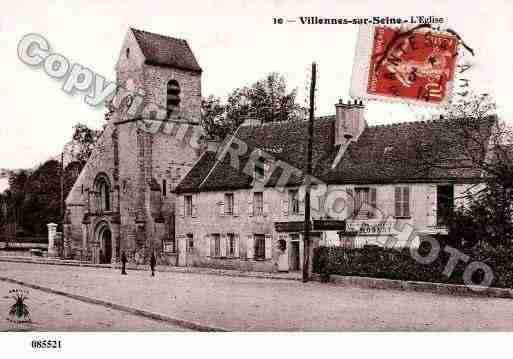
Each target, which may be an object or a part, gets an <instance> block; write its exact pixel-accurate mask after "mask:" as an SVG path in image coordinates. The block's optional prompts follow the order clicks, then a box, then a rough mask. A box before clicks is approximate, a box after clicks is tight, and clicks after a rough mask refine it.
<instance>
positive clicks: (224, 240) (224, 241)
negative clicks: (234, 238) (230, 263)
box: [219, 233, 228, 257]
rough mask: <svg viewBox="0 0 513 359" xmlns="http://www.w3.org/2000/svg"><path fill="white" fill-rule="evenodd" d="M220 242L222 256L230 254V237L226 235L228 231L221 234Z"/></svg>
mask: <svg viewBox="0 0 513 359" xmlns="http://www.w3.org/2000/svg"><path fill="white" fill-rule="evenodd" d="M219 240H220V243H219V248H220V252H221V253H220V254H221V257H226V256H228V250H227V248H226V247H227V244H228V239H227V236H226V233H223V234H221V236H220V239H219Z"/></svg>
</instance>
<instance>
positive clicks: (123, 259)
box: [121, 251, 127, 275]
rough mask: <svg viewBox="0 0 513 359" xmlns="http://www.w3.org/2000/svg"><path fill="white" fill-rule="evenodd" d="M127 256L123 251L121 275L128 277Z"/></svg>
mask: <svg viewBox="0 0 513 359" xmlns="http://www.w3.org/2000/svg"><path fill="white" fill-rule="evenodd" d="M126 262H127V260H126V255H125V251H123V252H122V253H121V274H125V275H126V270H125V269H126Z"/></svg>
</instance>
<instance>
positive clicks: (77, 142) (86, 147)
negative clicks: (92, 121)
mask: <svg viewBox="0 0 513 359" xmlns="http://www.w3.org/2000/svg"><path fill="white" fill-rule="evenodd" d="M73 131H74V132H73V137H72V141H71V143H70V146H71V148H70V152H71V156H72V159H73V160H74V161H77V162H79V163H80V164H82V165H85V163H86V162H87V160H88V159H89V157H90V156H91V153H92V152H93V148H94V145H95V143H96V141H97V140H98V137H99V136H100V131H98V130H93V129H91V128H89V127H88V126H87V125H85V124H82V123H78V124H76V125H75V126H74V127H73Z"/></svg>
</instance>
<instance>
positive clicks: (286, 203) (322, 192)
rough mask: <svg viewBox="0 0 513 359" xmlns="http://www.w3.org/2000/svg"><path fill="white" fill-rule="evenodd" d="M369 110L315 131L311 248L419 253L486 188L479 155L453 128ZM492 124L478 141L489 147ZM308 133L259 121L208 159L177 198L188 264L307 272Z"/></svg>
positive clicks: (321, 122)
mask: <svg viewBox="0 0 513 359" xmlns="http://www.w3.org/2000/svg"><path fill="white" fill-rule="evenodd" d="M364 110H365V109H364V106H363V104H362V103H351V104H343V103H339V104H337V105H336V115H335V116H327V117H321V118H317V119H316V120H315V123H314V136H313V138H314V140H313V169H314V170H313V175H314V179H313V184H314V185H313V189H312V197H311V206H312V241H313V246H312V247H315V246H318V245H320V244H325V245H337V246H348V247H361V246H364V245H369V244H373V245H380V246H395V247H403V246H418V244H419V237H420V236H422V235H429V234H436V233H442V234H443V233H446V232H447V228H446V222H445V220H446V215H447V213H448V212H450V211H451V210H452V209H453V207H454V206H455V205H459V204H461V203H463V201H464V199H465V197H466V196H467V195H471V194H472V193H473V192H474V191H477V190H478V188H479V186H480V184H481V183H482V177H481V176H482V174H481V172H480V170H479V169H478V168H476V166H475V165H473V163H472V162H470V161H469V159H468V156H467V155H468V153H469V151H474V150H475V148H472V146H473V144H471V143H467V144H465V145H464V148H462V147H461V145H460V144H459V143H457V141H456V138H457V136H456V133H455V131H459V130H461V128H456V127H455V126H454V125H453V124H451V122H449V121H448V120H444V119H440V120H432V121H418V122H409V123H399V124H393V125H386V126H369V125H368V124H367V123H366V120H365V118H364ZM493 123H494V119H493V118H487V119H485V120H483V121H482V124H481V125H480V126H479V128H478V129H475V128H473V127H472V128H469V130H470V131H476V133H477V134H478V135H479V136H482V138H484V139H486V138H489V136H490V131H491V127H492V124H493ZM307 126H308V122H307V121H289V122H274V123H266V124H255V123H254V122H253V123H251V122H249V123H247V124H245V125H242V126H241V127H239V129H238V130H237V131H236V133H235V134H234V136H233V137H232V138H231V139H229V140H228V141H226V142H225V144H224V145H223V146H221V147H220V148H219V149H217V151H208V152H206V153H204V154H203V155H202V156H201V157H200V159H199V160H198V162H197V163H196V164H195V166H194V167H193V168H192V170H191V171H190V172H189V173H188V174H187V176H186V177H185V178H184V179H183V180H182V181H181V183H180V184H179V185H178V187H177V188H176V192H177V198H178V203H177V217H176V235H177V237H176V238H177V240H178V249H179V261H178V263H179V265H183V266H213V267H221V268H238V269H246V270H257V271H276V270H299V269H302V265H303V264H302V263H303V240H302V237H303V228H304V224H303V221H304V184H303V182H304V176H303V168H304V163H305V160H304V158H305V157H304V156H305V155H304V153H305V146H306V140H305V139H306V136H307ZM465 146H466V147H465ZM434 160H435V161H434Z"/></svg>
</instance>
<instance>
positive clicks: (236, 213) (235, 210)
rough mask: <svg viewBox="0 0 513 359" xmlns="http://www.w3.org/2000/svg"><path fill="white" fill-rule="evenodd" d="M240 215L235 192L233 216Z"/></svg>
mask: <svg viewBox="0 0 513 359" xmlns="http://www.w3.org/2000/svg"><path fill="white" fill-rule="evenodd" d="M238 215H239V206H237V201H236V200H235V193H234V194H233V216H234V217H237V216H238Z"/></svg>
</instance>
